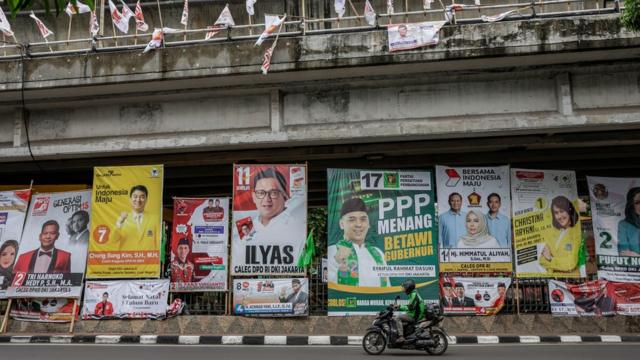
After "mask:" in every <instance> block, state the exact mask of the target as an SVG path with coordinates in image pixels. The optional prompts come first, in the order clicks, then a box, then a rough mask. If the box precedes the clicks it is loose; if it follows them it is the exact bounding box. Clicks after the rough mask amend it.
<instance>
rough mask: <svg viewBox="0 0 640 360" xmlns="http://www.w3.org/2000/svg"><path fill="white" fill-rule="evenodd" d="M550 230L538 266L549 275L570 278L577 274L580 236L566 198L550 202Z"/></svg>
mask: <svg viewBox="0 0 640 360" xmlns="http://www.w3.org/2000/svg"><path fill="white" fill-rule="evenodd" d="M550 210H551V216H552V219H553V220H552V223H551V224H552V227H550V228H549V229H548V230H547V232H546V233H545V234H544V245H543V247H542V251H541V253H540V259H539V263H540V265H541V266H542V267H544V268H545V269H546V270H547V272H548V274H549V275H555V276H569V275H575V274H576V273H577V272H578V260H579V255H580V247H581V246H582V232H581V226H580V217H579V214H578V212H577V211H576V207H575V206H574V204H572V203H571V201H570V200H569V199H568V198H567V197H565V196H562V195H561V196H556V197H555V198H553V200H552V201H551V206H550Z"/></svg>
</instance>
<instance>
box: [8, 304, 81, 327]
mask: <svg viewBox="0 0 640 360" xmlns="http://www.w3.org/2000/svg"><path fill="white" fill-rule="evenodd" d="M76 301H78V305H77V306H76V315H77V314H78V312H79V310H80V301H79V300H76ZM73 302H74V299H65V298H37V299H33V298H30V299H15V300H14V302H13V306H12V308H11V312H10V315H11V317H12V318H13V319H15V320H19V321H34V322H53V323H65V322H71V320H72V319H73V316H74V315H73V307H74V303H73Z"/></svg>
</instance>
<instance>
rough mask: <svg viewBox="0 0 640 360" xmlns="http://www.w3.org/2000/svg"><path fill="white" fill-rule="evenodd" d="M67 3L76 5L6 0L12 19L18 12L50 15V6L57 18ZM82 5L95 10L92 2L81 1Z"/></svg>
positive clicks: (60, 1) (62, 0)
mask: <svg viewBox="0 0 640 360" xmlns="http://www.w3.org/2000/svg"><path fill="white" fill-rule="evenodd" d="M69 1H70V2H71V3H72V4H73V5H74V6H75V5H76V0H7V4H9V10H11V16H13V17H15V16H16V14H17V13H18V11H24V10H31V9H44V10H45V11H46V12H47V14H49V13H51V5H52V4H53V6H54V8H55V9H56V16H57V15H60V13H62V12H64V8H65V7H66V6H67V3H68V2H69ZM82 3H83V4H85V5H89V7H90V8H91V9H92V10H93V9H95V7H94V6H95V5H94V0H82Z"/></svg>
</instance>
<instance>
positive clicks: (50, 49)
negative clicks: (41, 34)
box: [44, 38, 53, 52]
mask: <svg viewBox="0 0 640 360" xmlns="http://www.w3.org/2000/svg"><path fill="white" fill-rule="evenodd" d="M44 42H45V43H47V47H48V48H49V51H50V52H53V49H52V48H51V45H49V40H47V38H44Z"/></svg>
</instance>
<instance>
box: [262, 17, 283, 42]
mask: <svg viewBox="0 0 640 360" xmlns="http://www.w3.org/2000/svg"><path fill="white" fill-rule="evenodd" d="M286 18H287V15H285V16H283V17H282V18H280V17H278V16H273V15H265V16H264V25H265V29H264V31H263V32H262V34H260V37H259V38H258V41H256V46H260V45H262V43H263V42H264V41H265V40H266V39H267V38H268V37H269V36H270V35H271V34H273V33H274V32H275V31H276V30H277V29H278V28H280V25H282V24H284V19H286Z"/></svg>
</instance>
